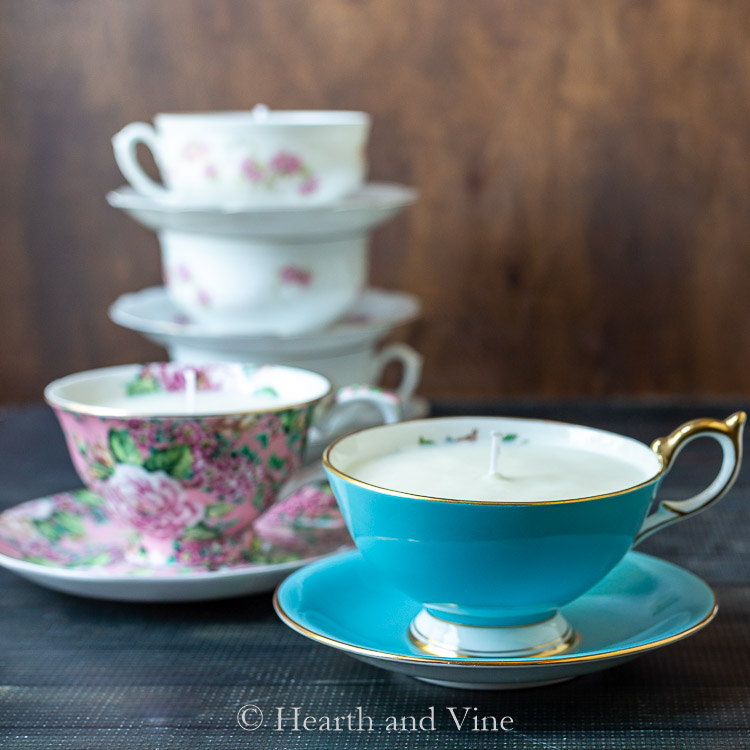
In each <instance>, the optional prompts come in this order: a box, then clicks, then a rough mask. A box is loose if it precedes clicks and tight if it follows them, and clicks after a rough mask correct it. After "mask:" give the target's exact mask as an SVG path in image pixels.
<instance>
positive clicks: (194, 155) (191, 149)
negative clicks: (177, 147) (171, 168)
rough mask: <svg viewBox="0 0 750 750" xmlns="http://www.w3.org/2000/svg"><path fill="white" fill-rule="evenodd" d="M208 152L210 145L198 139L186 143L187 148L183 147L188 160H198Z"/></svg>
mask: <svg viewBox="0 0 750 750" xmlns="http://www.w3.org/2000/svg"><path fill="white" fill-rule="evenodd" d="M207 153H208V146H206V144H205V143H199V142H198V141H191V142H190V143H186V144H185V148H183V149H182V156H183V158H185V159H186V160H187V161H197V160H198V159H200V158H201V157H202V156H205V155H206V154H207Z"/></svg>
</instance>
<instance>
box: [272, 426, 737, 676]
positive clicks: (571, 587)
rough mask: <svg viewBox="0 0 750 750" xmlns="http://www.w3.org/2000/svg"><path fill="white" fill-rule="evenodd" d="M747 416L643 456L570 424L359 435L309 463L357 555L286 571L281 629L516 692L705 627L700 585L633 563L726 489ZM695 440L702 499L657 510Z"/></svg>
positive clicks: (687, 430) (709, 598)
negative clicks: (320, 472) (707, 443)
mask: <svg viewBox="0 0 750 750" xmlns="http://www.w3.org/2000/svg"><path fill="white" fill-rule="evenodd" d="M745 419H746V416H745V414H744V413H743V412H738V413H736V414H733V415H732V416H730V417H728V418H727V419H725V420H715V419H696V420H693V421H692V422H688V423H686V424H684V425H682V426H681V427H679V428H677V429H676V430H675V431H674V432H673V433H672V434H670V435H669V436H668V437H665V438H661V439H657V440H656V441H654V443H652V445H651V446H650V447H649V446H648V445H645V444H643V443H640V442H638V441H636V440H632V439H630V438H627V437H623V436H621V435H617V434H614V433H610V432H605V431H602V430H595V429H591V428H588V427H583V426H579V425H571V424H564V423H558V422H549V421H546V420H534V419H506V418H491V417H454V418H436V419H424V420H413V421H408V422H401V423H398V424H391V425H383V426H380V427H373V428H367V429H364V430H361V431H359V432H356V433H354V434H352V435H349V436H345V437H342V438H339V439H337V440H336V441H334V442H333V443H332V444H331V445H330V446H329V447H328V448H327V449H326V451H325V454H324V456H323V464H324V467H325V470H326V472H327V474H328V477H329V479H330V482H331V485H332V487H333V490H334V493H335V495H336V499H337V501H338V503H339V505H340V507H341V510H342V514H343V517H344V518H345V519H346V523H347V526H348V529H349V531H350V533H351V535H352V538H353V539H354V542H355V545H356V548H357V549H356V550H354V551H348V552H343V553H340V554H337V555H334V556H332V557H328V558H326V559H324V560H321V561H319V562H316V563H312V564H311V565H309V566H307V567H305V568H303V569H301V570H299V571H296V572H295V573H293V574H292V575H291V576H290V577H288V578H287V579H286V580H285V581H284V582H283V583H282V584H281V585H280V586H279V588H278V589H277V592H276V595H275V598H274V604H275V607H276V611H277V613H278V614H279V616H280V617H281V619H282V620H283V621H284V622H285V623H286V624H287V625H289V626H290V627H291V628H293V629H294V630H296V631H297V632H299V633H300V634H302V635H304V636H306V637H307V638H310V639H312V640H314V641H317V642H318V643H321V644H324V645H325V646H327V647H332V648H335V649H337V650H340V651H342V652H344V653H348V654H350V655H351V656H353V657H355V658H358V659H361V660H362V661H365V662H367V663H369V664H372V665H374V666H377V667H380V668H383V669H387V670H391V671H394V672H399V673H403V674H407V675H410V676H412V677H415V678H417V679H420V680H424V681H427V682H431V683H437V684H439V685H443V686H449V687H460V688H472V689H506V688H517V687H531V686H535V685H544V684H550V683H554V682H560V681H563V680H567V679H570V678H573V677H576V676H578V675H582V674H586V673H590V672H594V671H597V670H601V669H605V668H607V667H610V666H614V665H617V664H620V663H622V662H624V661H626V660H628V659H632V658H633V657H635V656H637V655H638V654H642V653H646V652H648V651H651V650H653V649H656V648H659V647H661V646H664V645H666V644H670V643H674V642H675V641H678V640H680V639H682V638H685V637H687V636H690V635H691V634H693V633H695V632H697V631H698V630H700V629H701V628H703V627H705V626H706V625H707V624H708V623H709V622H710V621H711V620H712V618H713V617H714V615H715V614H716V610H717V602H716V598H715V596H714V594H713V592H712V591H711V589H710V588H709V586H708V585H707V584H706V583H704V582H703V581H702V580H701V579H700V578H698V577H697V576H695V575H694V574H692V573H690V572H688V571H687V570H684V569H683V568H681V567H678V566H677V565H674V564H672V563H669V562H666V561H664V560H660V559H658V558H656V557H652V556H649V555H646V554H643V553H641V552H638V551H635V550H634V549H633V548H634V547H635V546H636V545H637V544H639V543H640V542H641V541H642V540H643V539H645V538H646V537H648V536H650V535H651V534H653V533H654V532H656V531H658V530H659V529H662V528H664V527H666V526H669V525H671V524H673V523H676V522H677V521H680V520H683V519H685V518H687V517H688V516H693V515H695V514H696V513H699V512H700V511H702V510H703V509H705V508H707V507H708V506H709V505H711V504H712V503H713V502H715V501H716V500H717V499H719V498H720V497H721V496H722V495H724V494H725V493H726V492H727V491H728V490H729V489H730V487H731V486H732V484H733V483H734V481H735V479H736V477H737V474H738V471H739V467H740V460H741V446H742V431H743V427H744V423H745ZM700 437H708V438H712V439H714V440H716V441H717V442H718V443H719V445H720V447H721V450H722V453H723V459H722V463H721V467H720V469H719V472H718V474H717V476H716V477H715V479H714V481H713V482H712V483H711V484H710V485H709V487H708V488H706V489H705V490H704V491H703V492H701V493H699V494H697V495H695V496H694V497H692V498H689V499H685V500H677V501H674V500H673V501H670V500H661V502H658V503H657V505H656V506H655V509H652V504H653V501H654V499H655V498H656V496H657V492H658V490H659V486H660V485H661V483H662V480H663V479H664V477H665V475H666V474H667V472H668V471H669V470H670V468H671V467H672V465H673V462H674V460H675V458H676V456H677V454H678V453H679V452H680V451H681V450H682V448H683V447H684V446H685V445H686V444H688V443H689V442H691V441H692V440H694V439H696V438H700Z"/></svg>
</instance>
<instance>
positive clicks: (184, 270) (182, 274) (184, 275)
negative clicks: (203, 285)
mask: <svg viewBox="0 0 750 750" xmlns="http://www.w3.org/2000/svg"><path fill="white" fill-rule="evenodd" d="M175 276H176V277H177V278H178V279H179V280H180V281H190V277H191V276H192V274H191V273H190V268H189V267H188V266H186V265H185V264H184V263H180V265H179V266H177V268H176V273H175Z"/></svg>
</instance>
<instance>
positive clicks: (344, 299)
mask: <svg viewBox="0 0 750 750" xmlns="http://www.w3.org/2000/svg"><path fill="white" fill-rule="evenodd" d="M369 128H370V119H369V116H368V115H367V114H366V113H363V112H345V111H334V112H326V111H307V112H305V111H271V110H269V109H268V108H266V107H264V106H262V105H259V106H257V107H255V109H253V110H252V111H249V112H218V113H205V114H161V115H157V116H156V118H155V125H154V126H152V125H150V124H147V123H131V124H130V125H127V126H126V127H125V128H124V129H123V130H122V131H120V132H119V133H118V134H117V135H116V136H115V137H114V138H113V146H114V151H115V156H116V159H117V163H118V165H119V166H120V169H121V170H122V172H123V174H124V175H125V177H126V178H127V179H128V181H129V182H130V186H128V187H123V188H120V189H118V190H115V191H113V192H111V193H110V194H109V195H108V196H107V199H108V201H109V203H110V204H111V205H112V206H115V207H117V208H118V209H121V210H123V211H124V212H126V213H127V214H128V215H129V216H131V217H132V218H133V219H135V220H136V221H138V222H139V223H141V224H143V225H145V226H146V227H148V228H150V229H153V230H154V231H155V232H156V233H157V235H158V239H159V244H160V247H161V254H162V267H163V277H164V286H163V287H155V288H149V289H144V290H141V291H139V292H136V293H134V294H126V295H124V296H122V297H120V298H119V299H118V300H117V301H116V302H115V303H114V304H113V305H112V307H111V309H110V317H111V318H112V319H113V320H114V321H115V322H116V323H118V324H120V325H122V326H124V327H127V328H130V329H132V330H135V331H137V332H139V333H141V334H142V335H144V336H146V337H147V338H149V339H150V340H152V341H154V342H156V343H158V344H160V345H161V346H164V347H165V348H166V349H167V351H168V353H169V356H170V358H171V359H172V360H173V361H178V362H197V361H198V362H236V361H242V362H256V363H263V362H265V363H267V362H274V363H277V364H287V365H291V366H298V367H302V368H306V369H312V370H315V371H317V372H320V373H322V374H324V375H326V376H327V377H328V378H330V379H331V381H332V382H333V383H334V384H335V385H337V386H342V385H346V384H349V383H368V384H376V383H378V382H379V380H380V378H381V375H382V373H383V371H384V370H385V369H386V367H387V366H388V365H389V364H390V363H393V362H395V363H397V364H398V365H400V367H401V372H402V377H401V382H400V384H399V385H398V386H397V387H396V388H395V390H396V391H397V393H398V394H399V396H400V397H401V398H402V400H403V401H404V404H405V409H406V411H407V414H408V415H409V416H423V415H424V414H425V413H426V410H427V405H426V402H425V401H424V399H421V398H419V397H415V396H414V392H415V389H416V388H417V386H418V384H419V380H420V377H421V362H422V359H421V357H420V355H419V354H418V353H417V352H415V351H414V350H413V349H412V348H411V347H409V346H407V345H406V344H399V345H393V346H389V347H386V348H384V349H379V345H380V343H381V342H382V340H383V339H384V338H385V337H387V336H388V335H389V334H390V333H391V332H392V331H393V330H394V329H395V328H397V327H399V326H402V325H404V324H405V323H408V322H410V321H412V320H414V318H415V317H416V316H417V315H418V313H419V302H418V300H417V299H415V297H414V296H412V295H410V294H407V293H404V292H399V291H390V290H388V291H387V290H382V289H377V288H372V287H370V286H368V268H369V245H370V235H371V233H372V230H373V229H374V228H376V227H377V226H379V225H381V224H382V223H384V222H386V221H388V220H389V219H391V218H393V217H394V216H395V215H396V214H398V213H399V212H400V211H401V210H403V209H404V208H405V207H407V206H409V205H410V204H412V203H413V202H414V201H415V200H416V191H415V190H413V189H412V188H408V187H405V186H402V185H397V184H391V183H366V182H365V176H366V156H365V154H366V146H367V139H368V135H369ZM138 144H145V145H146V146H147V147H148V148H149V149H150V150H151V151H152V153H153V155H154V158H155V161H156V163H157V165H158V167H159V170H160V173H161V176H162V178H163V181H164V182H163V184H160V183H156V182H155V181H154V180H152V179H151V178H150V177H149V176H148V175H147V174H146V173H145V172H144V171H143V169H142V167H141V166H140V163H139V161H138V159H137V154H136V147H137V145H138ZM369 416H370V421H372V420H374V419H376V415H374V414H371V415H369ZM361 417H362V423H363V424H367V422H368V413H367V412H362V414H361Z"/></svg>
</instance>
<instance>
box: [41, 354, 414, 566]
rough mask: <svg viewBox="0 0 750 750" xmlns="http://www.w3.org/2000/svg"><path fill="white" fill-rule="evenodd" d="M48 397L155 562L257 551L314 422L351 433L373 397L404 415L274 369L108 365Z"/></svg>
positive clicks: (379, 394) (85, 472) (223, 559)
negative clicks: (258, 527) (346, 425)
mask: <svg viewBox="0 0 750 750" xmlns="http://www.w3.org/2000/svg"><path fill="white" fill-rule="evenodd" d="M44 395H45V398H46V400H47V402H48V403H49V404H50V405H51V406H52V408H53V410H54V411H55V414H56V415H57V418H58V419H59V421H60V425H61V426H62V429H63V432H64V434H65V439H66V441H67V445H68V449H69V451H70V456H71V459H72V461H73V465H74V466H75V469H76V471H77V472H78V474H79V476H80V477H81V479H82V480H83V481H84V483H85V484H86V485H87V487H88V488H89V489H91V490H92V491H94V492H96V493H98V494H100V495H101V496H102V497H103V498H104V500H105V504H106V507H107V510H108V512H109V514H110V515H111V516H112V517H113V518H114V519H116V520H118V521H120V522H121V523H122V524H124V525H126V526H127V527H128V528H130V529H131V531H132V543H131V546H130V549H129V550H128V555H129V556H130V558H131V559H135V560H137V561H139V562H147V563H150V564H153V565H161V564H166V563H169V562H172V561H178V562H181V563H188V564H189V563H193V562H195V563H199V562H200V563H201V564H202V565H203V566H205V565H206V563H208V564H209V566H216V567H218V566H221V565H225V564H231V563H233V562H241V561H243V560H245V559H247V557H248V554H249V550H250V545H251V543H252V530H251V524H252V522H253V521H254V520H255V519H256V518H257V517H258V516H259V515H260V514H261V513H262V512H263V511H264V510H266V509H267V508H268V507H269V506H270V505H271V504H272V503H273V502H274V500H275V499H276V497H277V495H278V493H279V491H280V489H281V487H282V486H283V485H284V484H285V483H286V482H287V480H289V479H290V478H291V477H292V475H293V474H294V472H295V471H296V470H297V469H298V468H299V466H300V463H301V461H302V455H303V451H304V448H305V443H306V439H307V433H308V430H309V428H310V427H311V425H312V424H313V423H315V425H316V427H317V429H318V430H319V431H321V432H323V433H324V434H325V432H326V430H327V429H328V425H333V424H335V425H336V427H337V429H340V428H341V420H342V419H344V420H345V418H346V414H345V411H344V410H345V409H346V407H347V405H348V403H360V402H362V401H365V402H368V403H371V404H374V405H375V406H376V407H377V408H378V409H379V410H380V412H381V414H382V416H383V421H384V422H395V421H398V420H399V419H400V405H399V401H398V399H397V398H396V397H395V396H394V395H392V394H390V393H386V392H384V391H380V390H377V389H373V388H365V387H362V388H356V387H349V388H345V389H342V390H340V391H339V392H338V393H337V394H335V395H332V394H331V385H330V382H329V381H328V380H327V379H326V378H324V377H323V376H322V375H318V374H317V373H314V372H310V371H308V370H301V369H297V368H292V367H283V366H275V365H261V366H257V365H255V366H250V365H241V364H210V365H195V366H192V365H185V364H172V363H170V364H160V363H159V364H147V365H125V366H120V367H108V368H103V369H100V370H91V371H88V372H81V373H76V374H74V375H69V376H67V377H65V378H62V379H60V380H56V381H54V382H53V383H50V385H48V386H47V388H46V389H45V392H44Z"/></svg>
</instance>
